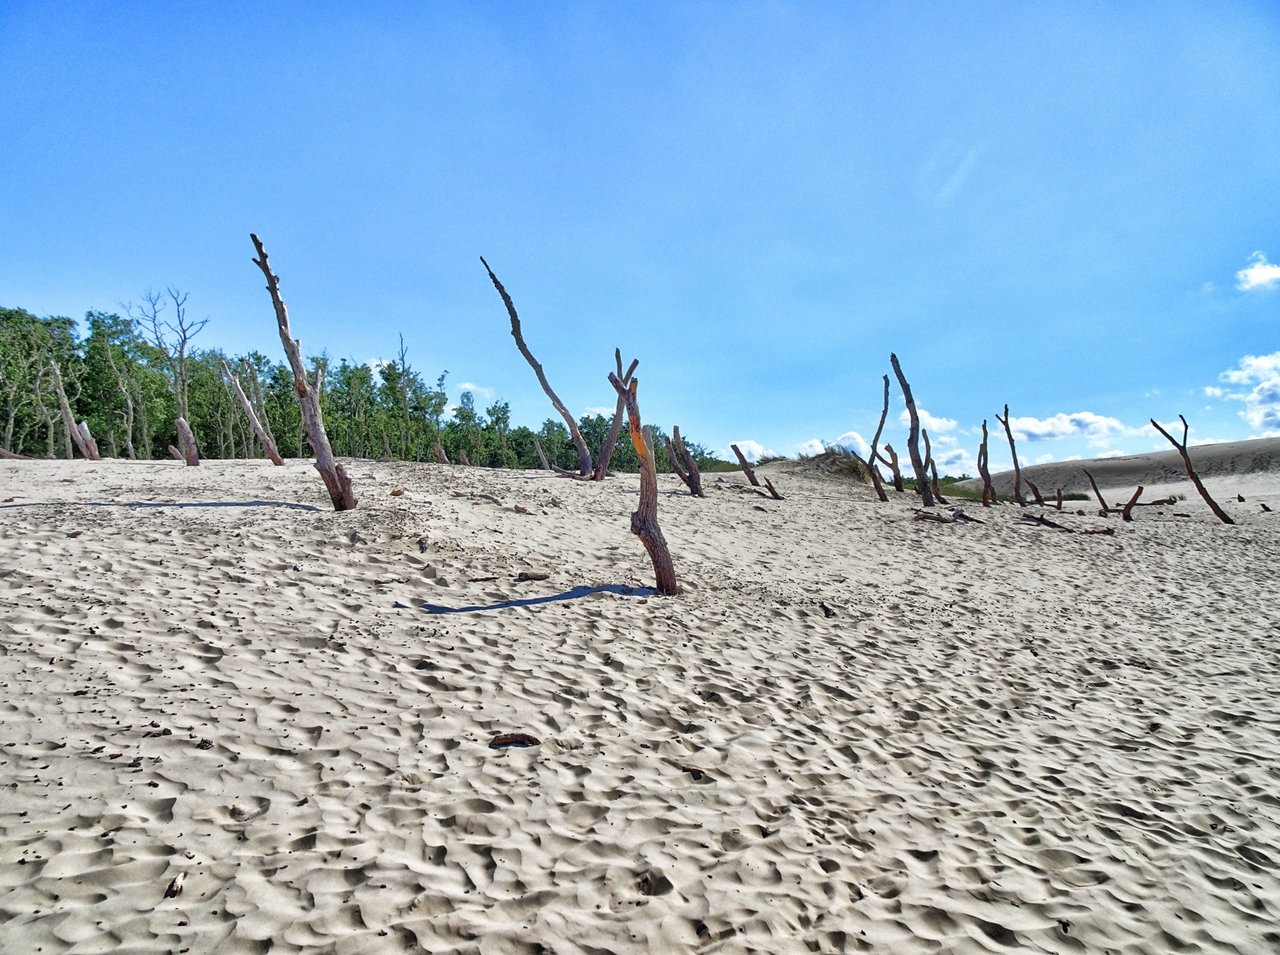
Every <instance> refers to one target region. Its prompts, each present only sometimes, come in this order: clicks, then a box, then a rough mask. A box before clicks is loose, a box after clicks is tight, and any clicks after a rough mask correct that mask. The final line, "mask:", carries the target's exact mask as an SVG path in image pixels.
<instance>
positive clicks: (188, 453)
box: [173, 418, 200, 468]
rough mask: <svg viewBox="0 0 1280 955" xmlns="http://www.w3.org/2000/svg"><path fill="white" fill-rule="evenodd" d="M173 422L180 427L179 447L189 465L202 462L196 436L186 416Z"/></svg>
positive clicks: (190, 466)
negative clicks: (197, 448)
mask: <svg viewBox="0 0 1280 955" xmlns="http://www.w3.org/2000/svg"><path fill="white" fill-rule="evenodd" d="M173 423H174V426H175V427H176V428H177V429H178V448H179V449H180V451H181V454H182V460H184V461H186V462H187V467H189V468H193V467H196V466H197V465H198V464H199V463H200V452H199V451H197V450H196V436H195V435H194V434H193V433H192V431H191V425H189V424H187V419H186V418H177V419H175V420H174V422H173Z"/></svg>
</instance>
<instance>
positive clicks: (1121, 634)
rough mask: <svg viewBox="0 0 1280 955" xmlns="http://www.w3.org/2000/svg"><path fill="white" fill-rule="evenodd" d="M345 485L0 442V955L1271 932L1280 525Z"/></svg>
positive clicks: (822, 498) (1151, 946) (733, 497)
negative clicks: (632, 519)
mask: <svg viewBox="0 0 1280 955" xmlns="http://www.w3.org/2000/svg"><path fill="white" fill-rule="evenodd" d="M350 470H351V472H352V477H353V479H354V481H355V483H356V488H357V493H358V494H359V496H360V498H361V506H360V508H359V509H358V510H356V511H353V512H348V513H345V514H335V513H333V512H332V511H330V510H328V508H327V507H326V506H325V505H326V501H325V497H324V492H323V487H322V485H321V484H320V481H319V480H318V478H317V477H316V475H315V473H314V471H312V469H311V468H310V467H309V465H307V464H306V463H305V462H291V463H290V464H289V465H288V466H286V467H284V468H271V467H270V466H269V465H267V464H265V463H260V462H214V461H211V462H206V463H205V464H204V465H203V466H202V467H200V468H199V469H189V468H183V467H180V466H178V465H176V464H175V463H172V462H163V463H145V464H144V463H127V462H117V461H104V462H99V463H93V464H90V463H87V462H74V463H70V462H44V461H36V462H26V461H22V462H15V461H0V488H2V489H3V490H2V491H0V501H3V503H2V504H0V611H2V612H0V677H2V679H3V684H4V686H5V688H6V693H5V696H4V698H3V699H2V700H0V780H3V784H2V785H0V951H3V952H15V953H19V952H22V953H25V952H104V953H112V952H120V953H124V952H129V953H134V952H169V951H190V952H213V951H216V952H232V953H234V952H266V951H271V952H304V951H305V952H310V951H321V952H359V953H379V952H416V951H428V952H469V953H471V952H474V953H501V952H556V953H560V952H563V953H606V952H707V953H711V952H715V953H738V952H804V953H808V952H838V951H847V952H895V953H899V952H903V953H913V952H956V953H978V952H1055V953H1056V952H1063V953H1067V952H1071V953H1075V952H1092V953H1103V952H1117V953H1118V952H1124V953H1126V955H1134V953H1167V952H1175V951H1176V952H1203V953H1211V952H1236V953H1249V955H1254V953H1260V952H1267V951H1274V950H1277V949H1278V948H1280V930H1278V929H1277V928H1276V927H1275V926H1276V925H1277V923H1278V921H1280V850H1278V849H1277V848H1276V847H1277V846H1278V845H1280V798H1278V797H1277V796H1276V790H1277V786H1278V785H1280V778H1278V777H1277V772H1276V765H1277V756H1278V755H1280V753H1278V749H1280V744H1278V743H1277V739H1280V716H1278V715H1277V712H1276V707H1275V699H1276V694H1277V691H1280V677H1278V676H1277V673H1280V669H1278V668H1277V663H1278V662H1280V659H1278V658H1277V654H1278V653H1280V650H1278V649H1277V648H1278V646H1280V645H1278V644H1277V637H1280V627H1278V626H1277V623H1276V612H1275V606H1274V604H1275V599H1274V589H1275V585H1274V580H1273V577H1274V568H1275V567H1276V566H1277V564H1280V535H1277V524H1276V519H1277V517H1278V516H1280V515H1277V514H1274V513H1273V514H1264V513H1261V512H1260V510H1259V509H1257V508H1255V507H1253V506H1252V503H1251V504H1250V505H1249V506H1248V507H1247V508H1246V507H1244V506H1238V505H1235V504H1234V503H1233V505H1232V507H1233V508H1238V510H1239V519H1240V524H1239V525H1238V526H1235V527H1227V526H1224V525H1220V524H1218V523H1216V522H1214V521H1213V519H1212V516H1211V515H1209V514H1208V512H1207V511H1203V512H1202V509H1194V514H1193V517H1192V518H1191V519H1185V518H1176V517H1174V516H1173V515H1172V514H1163V515H1162V514H1157V513H1152V512H1150V511H1149V512H1144V513H1143V514H1141V515H1140V517H1139V519H1138V520H1137V521H1136V522H1134V523H1132V524H1121V523H1120V522H1118V521H1116V520H1111V521H1104V520H1103V519H1101V518H1098V517H1096V516H1092V515H1084V516H1081V515H1077V514H1074V513H1070V512H1068V513H1065V514H1063V515H1059V516H1058V519H1059V520H1060V521H1061V522H1062V523H1064V524H1069V525H1070V526H1072V527H1074V528H1078V529H1103V528H1107V527H1111V528H1114V529H1115V533H1114V535H1112V536H1101V535H1084V534H1066V533H1061V532H1055V531H1051V530H1046V529H1042V528H1034V527H1029V526H1025V525H1022V524H1020V523H1019V522H1018V516H1019V511H1018V510H1017V509H1016V508H1013V507H1000V508H994V509H990V510H983V509H981V508H976V507H970V512H971V513H972V514H973V515H974V516H976V517H979V518H980V519H982V520H983V521H984V523H982V524H966V525H961V524H934V523H925V522H921V521H916V520H913V519H912V517H913V513H912V511H913V508H912V505H911V502H910V500H908V499H900V500H895V501H893V502H892V503H891V504H889V505H887V506H882V505H879V504H877V503H876V502H875V501H874V498H873V495H872V493H871V491H870V489H868V488H863V487H858V486H856V485H853V484H851V483H850V482H848V481H844V480H839V479H836V478H833V477H830V476H823V475H810V474H805V473H803V472H796V471H794V470H793V471H791V472H789V473H787V474H785V475H784V474H779V475H777V477H775V483H777V484H778V485H779V489H780V490H781V491H782V492H783V494H785V495H786V500H785V501H781V502H774V501H767V500H765V499H763V498H761V497H759V496H757V495H755V494H753V493H751V492H750V491H749V490H747V489H745V488H744V487H743V486H742V482H741V478H740V476H739V475H736V474H735V475H728V476H726V477H724V478H721V479H720V480H718V481H717V480H716V479H715V476H709V480H708V481H707V486H708V497H707V499H706V500H693V499H690V498H689V497H687V496H685V495H683V494H680V493H676V492H677V487H678V486H677V484H676V482H675V480H674V479H668V478H666V477H664V478H663V484H662V486H663V490H664V491H667V492H670V493H668V494H665V495H664V496H663V498H662V500H661V511H660V514H661V519H662V521H663V525H664V530H665V531H666V535H667V537H668V540H669V541H670V543H671V548H672V552H673V555H674V558H675V563H676V570H677V573H678V574H679V575H680V578H681V583H682V586H683V588H684V589H683V593H682V594H681V595H680V596H678V597H675V598H661V597H656V596H653V595H652V594H651V592H650V591H648V590H647V589H645V588H646V587H647V585H649V584H650V583H651V582H652V577H651V570H650V567H649V565H648V562H647V558H646V557H645V554H644V552H643V550H642V548H641V547H640V544H639V543H638V542H637V541H636V539H635V538H634V537H633V536H632V535H631V534H630V533H629V532H628V520H627V514H628V512H629V510H630V508H631V507H632V506H633V504H634V501H635V495H636V489H637V486H638V484H637V481H636V480H635V479H634V478H631V477H621V478H617V479H614V480H611V481H608V482H606V483H604V484H584V483H579V482H575V481H567V480H563V479H557V478H553V477H550V476H547V475H545V474H537V473H529V472H526V473H519V472H491V471H483V470H479V469H470V468H448V467H438V466H435V465H429V466H428V465H407V464H400V465H396V464H380V463H372V462H359V461H358V462H353V463H352V464H351V466H350ZM1144 473H1146V472H1144ZM1131 481H1132V475H1131V474H1130V475H1129V477H1127V478H1126V479H1125V480H1124V481H1119V482H1118V483H1117V484H1116V486H1120V485H1127V484H1129V483H1131ZM396 488H403V489H404V494H402V495H399V496H393V495H392V494H391V493H390V492H391V491H392V490H393V489H396ZM1272 489H1273V491H1274V490H1275V486H1274V485H1273V486H1272ZM6 499H7V500H6ZM272 501H275V502H286V503H290V504H300V505H313V506H315V507H316V508H317V509H316V510H309V509H299V508H297V507H284V506H279V505H271V504H269V503H258V504H253V505H247V504H246V503H245V502H272ZM495 501H496V503H495ZM166 503H167V504H175V503H182V504H184V505H192V506H185V507H181V508H177V507H170V506H145V507H141V506H134V505H137V504H150V505H163V504H166ZM516 505H519V506H520V507H521V508H523V509H525V510H527V512H528V513H519V512H518V511H517V510H516V509H515V507H516ZM1153 510H1154V509H1153ZM1191 510H1193V509H1191V508H1188V511H1191ZM1234 512H1235V511H1234V510H1233V513H1234ZM522 571H523V572H536V573H540V574H546V575H548V576H547V578H546V579H545V580H529V581H523V582H522V581H519V580H518V579H517V577H518V575H519V574H520V573H521V572H522ZM544 598H559V599H544ZM424 608H430V609H424ZM486 608H487V609H486ZM433 611H437V612H433ZM439 611H452V612H439ZM504 733H524V734H529V735H532V736H533V737H535V738H536V739H537V740H538V741H539V742H538V744H537V745H534V746H529V747H527V748H506V749H492V748H490V746H489V743H490V741H491V740H492V739H493V738H494V737H495V736H497V735H499V734H504ZM180 875H181V876H182V892H181V893H180V894H178V895H176V896H175V897H172V898H167V897H166V889H167V888H168V887H170V886H171V885H172V884H173V881H174V880H175V879H176V878H177V877H178V876H180Z"/></svg>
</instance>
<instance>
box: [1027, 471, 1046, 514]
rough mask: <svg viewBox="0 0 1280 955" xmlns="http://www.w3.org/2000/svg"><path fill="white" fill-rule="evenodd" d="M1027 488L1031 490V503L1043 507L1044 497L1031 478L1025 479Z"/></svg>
mask: <svg viewBox="0 0 1280 955" xmlns="http://www.w3.org/2000/svg"><path fill="white" fill-rule="evenodd" d="M1027 487H1029V488H1031V500H1032V503H1035V504H1039V505H1040V506H1041V507H1043V506H1044V497H1043V496H1042V495H1041V494H1040V488H1038V487H1036V485H1035V482H1034V481H1032V480H1031V478H1027Z"/></svg>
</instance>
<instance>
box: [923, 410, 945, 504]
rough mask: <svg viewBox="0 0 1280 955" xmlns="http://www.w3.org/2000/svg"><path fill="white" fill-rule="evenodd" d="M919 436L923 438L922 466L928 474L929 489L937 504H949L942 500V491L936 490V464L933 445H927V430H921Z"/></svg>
mask: <svg viewBox="0 0 1280 955" xmlns="http://www.w3.org/2000/svg"><path fill="white" fill-rule="evenodd" d="M920 436H921V437H922V438H924V466H925V470H927V471H928V472H929V489H930V490H931V491H933V496H934V498H935V499H936V500H937V502H938V503H939V504H950V503H951V502H950V501H948V500H947V499H946V498H944V497H943V496H942V491H941V490H939V489H938V462H936V461H935V460H933V445H932V444H930V443H929V431H928V429H927V428H921V429H920Z"/></svg>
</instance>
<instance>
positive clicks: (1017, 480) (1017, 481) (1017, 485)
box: [996, 405, 1027, 507]
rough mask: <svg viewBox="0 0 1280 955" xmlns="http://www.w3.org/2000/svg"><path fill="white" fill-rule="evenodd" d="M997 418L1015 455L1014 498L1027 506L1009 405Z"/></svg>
mask: <svg viewBox="0 0 1280 955" xmlns="http://www.w3.org/2000/svg"><path fill="white" fill-rule="evenodd" d="M996 420H997V421H999V422H1000V423H1001V424H1002V425H1004V433H1005V436H1006V437H1007V438H1008V439H1009V453H1010V454H1011V455H1013V500H1014V502H1015V503H1016V504H1019V505H1021V506H1023V507H1025V506H1026V503H1027V502H1026V499H1025V498H1024V497H1023V496H1022V468H1021V467H1019V466H1018V446H1017V445H1016V444H1014V443H1013V429H1012V428H1010V427H1009V406H1008V405H1005V406H1004V417H1003V418H1002V417H1000V416H999V415H996Z"/></svg>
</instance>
